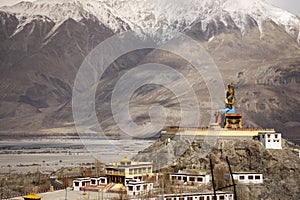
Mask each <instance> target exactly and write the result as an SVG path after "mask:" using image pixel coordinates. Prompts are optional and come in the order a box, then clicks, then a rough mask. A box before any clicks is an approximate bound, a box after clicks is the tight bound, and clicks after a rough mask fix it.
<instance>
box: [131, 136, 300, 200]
mask: <svg viewBox="0 0 300 200" xmlns="http://www.w3.org/2000/svg"><path fill="white" fill-rule="evenodd" d="M206 147H207V144H206V143H203V142H200V141H196V140H194V141H192V142H191V141H174V140H172V141H171V142H170V143H167V142H166V141H157V142H155V143H154V144H153V145H151V146H150V147H148V148H147V149H145V150H144V151H141V152H139V154H138V155H137V156H136V157H135V159H136V160H140V161H145V160H153V161H155V162H154V164H155V167H156V169H157V171H164V172H167V173H174V172H177V170H182V169H194V170H197V171H199V172H207V173H210V161H209V159H210V158H211V159H212V162H213V165H214V173H215V176H217V177H216V184H217V185H218V187H221V186H224V185H225V184H226V183H225V182H224V179H223V175H224V173H228V172H229V169H228V165H227V162H226V157H228V158H229V162H230V165H231V168H232V171H234V172H249V171H250V172H257V173H262V174H263V178H264V182H263V184H258V185H256V184H242V183H238V185H237V195H238V199H242V200H251V199H264V200H271V199H274V200H280V199H291V200H296V199H299V198H300V187H299V183H300V158H299V152H298V151H295V150H294V149H296V148H297V149H300V148H299V146H297V145H294V144H293V143H290V142H287V141H286V140H284V141H283V149H282V150H271V149H265V148H264V147H263V145H262V144H261V143H260V142H259V141H256V140H238V139H219V140H218V141H217V142H216V144H215V145H214V146H211V151H209V153H208V154H206V155H205V154H203V153H201V152H202V151H201V149H203V148H206ZM178 152H182V154H180V155H177V154H178ZM166 163H167V164H166ZM209 187H210V189H211V185H210V186H209Z"/></svg>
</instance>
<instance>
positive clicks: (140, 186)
mask: <svg viewBox="0 0 300 200" xmlns="http://www.w3.org/2000/svg"><path fill="white" fill-rule="evenodd" d="M152 189H153V183H151V182H146V181H140V180H139V179H132V180H129V181H128V182H127V183H126V190H127V194H128V195H131V196H135V195H141V194H147V193H148V192H150V191H151V190H152Z"/></svg>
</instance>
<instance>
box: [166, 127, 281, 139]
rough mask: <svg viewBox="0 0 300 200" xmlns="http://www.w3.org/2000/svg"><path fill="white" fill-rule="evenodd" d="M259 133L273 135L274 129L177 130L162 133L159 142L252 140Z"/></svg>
mask: <svg viewBox="0 0 300 200" xmlns="http://www.w3.org/2000/svg"><path fill="white" fill-rule="evenodd" d="M259 132H265V133H266V132H270V133H275V130H274V129H219V130H216V129H213V130H211V129H193V128H191V129H188V128H185V129H178V132H173V131H172V132H168V131H164V132H163V133H161V135H160V139H161V140H166V139H168V138H170V139H176V140H178V139H184V138H185V137H191V138H194V139H195V140H203V139H204V138H205V137H216V138H220V139H251V140H252V139H253V138H254V137H258V133H259Z"/></svg>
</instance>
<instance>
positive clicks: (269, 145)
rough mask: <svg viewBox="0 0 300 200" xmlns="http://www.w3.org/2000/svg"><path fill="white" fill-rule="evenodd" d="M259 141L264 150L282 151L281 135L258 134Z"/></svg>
mask: <svg viewBox="0 0 300 200" xmlns="http://www.w3.org/2000/svg"><path fill="white" fill-rule="evenodd" d="M258 136H259V141H260V142H261V143H262V144H263V145H264V146H265V148H266V149H282V147H281V133H270V132H267V133H265V132H259V133H258Z"/></svg>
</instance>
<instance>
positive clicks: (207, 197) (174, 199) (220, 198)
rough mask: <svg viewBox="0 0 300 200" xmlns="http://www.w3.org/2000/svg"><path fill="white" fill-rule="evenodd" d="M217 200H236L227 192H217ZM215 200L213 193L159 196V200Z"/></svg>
mask: <svg viewBox="0 0 300 200" xmlns="http://www.w3.org/2000/svg"><path fill="white" fill-rule="evenodd" d="M216 193H217V194H216V196H217V199H216V200H234V198H233V197H234V195H233V194H231V193H226V192H220V191H217V192H216ZM178 199H180V200H214V194H213V192H212V191H210V192H203V193H181V194H164V195H158V200H178Z"/></svg>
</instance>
